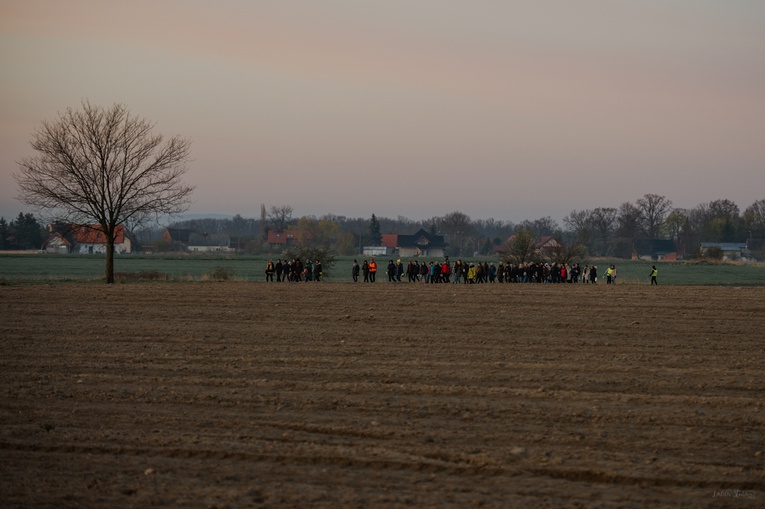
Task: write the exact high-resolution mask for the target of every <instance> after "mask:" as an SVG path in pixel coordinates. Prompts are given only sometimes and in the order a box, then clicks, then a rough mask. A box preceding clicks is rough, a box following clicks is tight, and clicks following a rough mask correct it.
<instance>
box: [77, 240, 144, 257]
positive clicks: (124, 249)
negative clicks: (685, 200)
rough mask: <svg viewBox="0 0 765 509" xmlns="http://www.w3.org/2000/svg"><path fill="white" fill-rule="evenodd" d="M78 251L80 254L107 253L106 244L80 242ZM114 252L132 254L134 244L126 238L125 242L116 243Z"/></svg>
mask: <svg viewBox="0 0 765 509" xmlns="http://www.w3.org/2000/svg"><path fill="white" fill-rule="evenodd" d="M76 252H77V253H79V254H106V244H102V243H98V244H78V245H77V250H76ZM114 252H115V253H117V254H130V253H131V252H132V245H131V243H130V241H129V240H128V239H127V238H126V239H125V242H122V243H120V244H115V245H114Z"/></svg>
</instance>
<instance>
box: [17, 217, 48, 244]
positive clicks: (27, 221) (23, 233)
mask: <svg viewBox="0 0 765 509" xmlns="http://www.w3.org/2000/svg"><path fill="white" fill-rule="evenodd" d="M10 231H11V235H12V236H13V239H14V240H13V244H14V245H15V247H16V248H17V249H40V247H42V243H43V242H44V241H45V238H44V232H43V229H42V227H41V226H40V224H39V223H38V222H37V219H36V218H35V216H34V214H31V213H28V214H24V213H22V212H19V215H18V216H17V217H16V220H15V221H12V222H11V225H10Z"/></svg>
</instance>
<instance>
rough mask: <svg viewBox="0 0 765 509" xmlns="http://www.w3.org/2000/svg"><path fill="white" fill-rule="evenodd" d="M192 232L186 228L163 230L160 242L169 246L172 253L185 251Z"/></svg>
mask: <svg viewBox="0 0 765 509" xmlns="http://www.w3.org/2000/svg"><path fill="white" fill-rule="evenodd" d="M192 233H195V232H194V230H189V229H186V228H165V232H164V233H163V234H162V241H163V242H164V243H165V244H167V245H168V246H170V249H171V250H172V251H186V250H187V249H188V248H189V236H191V234H192Z"/></svg>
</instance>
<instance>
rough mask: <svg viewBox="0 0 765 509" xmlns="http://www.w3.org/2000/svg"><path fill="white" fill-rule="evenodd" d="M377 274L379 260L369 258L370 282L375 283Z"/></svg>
mask: <svg viewBox="0 0 765 509" xmlns="http://www.w3.org/2000/svg"><path fill="white" fill-rule="evenodd" d="M376 276H377V262H376V261H375V259H374V258H372V259H370V260H369V282H370V283H374V282H375V277H376Z"/></svg>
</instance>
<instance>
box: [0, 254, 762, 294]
mask: <svg viewBox="0 0 765 509" xmlns="http://www.w3.org/2000/svg"><path fill="white" fill-rule="evenodd" d="M272 258H273V259H274V261H276V258H277V256H273V257H272ZM354 258H356V259H357V260H358V261H359V263H361V262H362V261H363V260H364V257H363V256H356V257H353V256H343V257H338V258H336V261H335V265H334V266H333V267H332V268H331V270H330V271H329V275H328V276H327V277H325V280H327V281H342V282H350V281H351V266H352V264H353V260H354ZM267 259H268V256H240V255H218V256H214V255H161V254H152V255H117V256H115V262H114V268H115V272H116V273H118V274H119V273H126V274H128V275H131V276H133V277H129V278H127V279H126V281H136V280H138V281H141V280H143V279H141V278H136V277H135V276H136V275H139V274H141V273H143V274H151V275H152V276H154V277H153V278H152V280H155V279H160V280H170V281H201V280H207V279H215V278H214V277H211V275H215V274H224V273H225V274H227V275H228V276H229V277H228V279H229V280H239V281H264V280H265V274H264V271H265V265H266V260H267ZM389 259H390V257H377V262H378V266H379V269H378V270H379V274H378V278H377V279H378V282H384V281H387V277H386V276H385V267H386V266H387V264H388V260H389ZM403 261H404V263H405V264H406V262H407V261H408V260H403ZM425 261H426V262H427V261H430V260H429V259H427V260H425ZM466 261H467V259H466ZM469 261H477V259H470V260H469ZM492 261H495V263H496V260H492ZM590 263H594V264H595V265H597V267H598V271H599V277H598V280H599V282H605V269H606V267H607V266H608V265H610V264H611V263H613V264H614V265H616V268H617V271H618V272H617V273H618V278H617V282H618V284H648V282H649V274H650V272H651V265H653V264H655V265H656V266H657V268H658V269H659V284H662V285H736V286H738V285H765V265H763V264H752V265H744V264H699V263H684V262H655V263H653V262H644V261H629V260H594V261H591V262H590ZM325 269H326V268H325ZM103 271H104V257H103V256H102V255H53V254H38V253H35V254H0V284H25V283H40V282H67V281H77V282H82V281H92V282H100V281H102V279H103ZM158 275H159V276H161V277H157V276H158ZM165 276H166V277H165Z"/></svg>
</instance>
